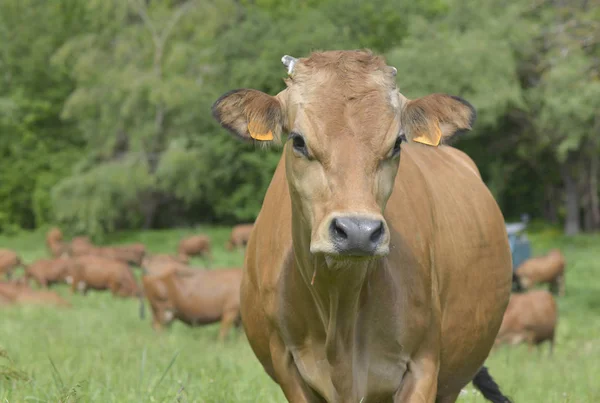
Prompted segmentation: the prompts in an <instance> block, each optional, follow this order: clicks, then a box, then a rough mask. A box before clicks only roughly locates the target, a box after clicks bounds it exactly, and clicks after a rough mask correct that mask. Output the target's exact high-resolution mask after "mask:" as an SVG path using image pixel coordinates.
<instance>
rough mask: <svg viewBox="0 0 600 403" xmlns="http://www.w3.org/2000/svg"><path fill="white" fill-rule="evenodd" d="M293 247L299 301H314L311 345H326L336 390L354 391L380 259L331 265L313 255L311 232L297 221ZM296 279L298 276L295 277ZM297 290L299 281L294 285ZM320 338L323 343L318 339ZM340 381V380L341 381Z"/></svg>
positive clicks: (310, 322)
mask: <svg viewBox="0 0 600 403" xmlns="http://www.w3.org/2000/svg"><path fill="white" fill-rule="evenodd" d="M293 227H294V229H293V245H294V259H295V267H296V269H297V272H296V274H297V275H298V276H299V277H300V279H298V280H301V281H300V283H301V285H300V289H297V291H296V292H298V293H299V294H296V295H297V296H298V297H299V298H305V297H308V298H311V299H312V302H313V304H311V305H314V308H315V312H314V314H309V316H308V317H307V318H306V321H307V326H308V329H306V332H307V334H306V336H307V337H309V338H310V339H311V340H310V343H314V342H317V343H319V342H323V343H324V348H325V351H324V354H325V357H321V359H323V358H325V359H326V360H327V362H328V363H329V365H330V367H331V374H330V375H331V378H332V383H333V385H335V386H334V388H335V389H337V390H338V391H340V389H345V390H346V391H348V390H354V391H355V392H358V391H357V390H356V388H357V387H358V388H360V387H359V386H358V385H353V383H352V382H353V379H351V378H349V377H348V376H347V374H348V373H353V372H354V368H360V367H361V365H360V363H359V361H360V360H361V357H359V356H358V351H359V349H358V348H357V346H356V344H357V342H358V339H357V336H358V334H357V333H358V332H357V330H358V331H360V330H361V329H360V328H358V329H357V326H359V323H360V310H361V307H362V306H364V304H365V303H367V300H368V299H369V287H368V284H369V280H370V277H371V276H372V275H373V273H374V272H375V269H376V268H377V267H379V265H380V262H379V261H377V260H363V261H347V262H346V263H345V264H333V265H331V264H328V263H330V262H327V261H326V258H325V257H322V256H315V255H311V254H310V252H309V245H310V231H309V230H308V229H307V228H304V227H303V226H302V223H301V222H299V221H297V222H295V223H294V225H293ZM294 277H296V276H294ZM293 283H294V284H295V287H297V286H298V284H297V281H294V282H293ZM315 338H316V339H320V340H315ZM338 378H339V379H338Z"/></svg>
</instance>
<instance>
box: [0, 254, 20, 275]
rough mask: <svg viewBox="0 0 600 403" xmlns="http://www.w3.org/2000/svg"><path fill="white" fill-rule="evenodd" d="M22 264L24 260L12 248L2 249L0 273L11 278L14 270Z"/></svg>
mask: <svg viewBox="0 0 600 403" xmlns="http://www.w3.org/2000/svg"><path fill="white" fill-rule="evenodd" d="M20 266H22V261H21V258H20V257H19V255H18V254H17V252H15V251H13V250H10V249H0V274H4V275H5V276H6V278H10V277H11V276H12V273H13V271H14V270H15V269H16V268H17V267H20Z"/></svg>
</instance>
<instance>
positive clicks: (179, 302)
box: [142, 267, 242, 341]
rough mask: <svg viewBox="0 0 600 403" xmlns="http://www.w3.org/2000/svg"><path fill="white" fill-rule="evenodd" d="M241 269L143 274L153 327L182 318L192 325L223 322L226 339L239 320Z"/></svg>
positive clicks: (158, 327) (222, 334) (221, 333)
mask: <svg viewBox="0 0 600 403" xmlns="http://www.w3.org/2000/svg"><path fill="white" fill-rule="evenodd" d="M241 279H242V270H241V269H220V270H210V271H206V270H195V271H194V272H193V273H182V272H178V270H177V268H176V267H172V268H170V269H168V270H165V271H163V272H162V273H159V274H151V275H146V276H144V277H142V284H143V287H144V293H145V295H146V298H147V299H148V302H149V303H150V306H151V308H152V317H153V320H152V327H153V328H154V329H156V330H161V329H162V328H163V326H165V325H169V324H170V323H172V321H173V319H179V320H180V321H182V322H184V323H185V324H187V325H189V326H197V325H205V324H210V323H215V322H219V321H220V322H221V329H220V331H219V340H220V341H223V340H224V339H225V336H227V333H228V331H229V329H230V327H231V325H233V324H234V323H236V322H238V323H239V311H240V283H241Z"/></svg>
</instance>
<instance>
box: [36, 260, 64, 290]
mask: <svg viewBox="0 0 600 403" xmlns="http://www.w3.org/2000/svg"><path fill="white" fill-rule="evenodd" d="M71 264H72V261H71V259H70V258H63V257H58V258H55V259H40V260H37V261H35V262H33V263H32V264H30V265H29V266H27V267H25V276H26V278H27V279H32V280H34V281H35V282H36V283H37V284H38V285H39V286H40V287H44V288H48V286H49V285H52V284H58V283H64V282H66V281H67V277H69V276H70V275H71V273H70V266H71Z"/></svg>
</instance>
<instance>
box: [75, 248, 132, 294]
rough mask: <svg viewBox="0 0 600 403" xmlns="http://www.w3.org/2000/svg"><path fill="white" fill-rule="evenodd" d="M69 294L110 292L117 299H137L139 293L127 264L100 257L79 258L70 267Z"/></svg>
mask: <svg viewBox="0 0 600 403" xmlns="http://www.w3.org/2000/svg"><path fill="white" fill-rule="evenodd" d="M71 270H72V276H73V278H72V284H71V292H75V290H79V291H81V292H83V294H86V293H87V291H88V290H89V289H94V290H110V291H111V292H112V294H113V295H115V296H119V297H136V296H137V297H139V296H140V295H141V291H140V289H139V286H138V284H137V282H136V280H135V277H134V275H133V272H132V271H131V268H130V267H129V266H128V265H127V263H124V262H120V261H118V260H113V259H109V258H106V257H102V256H94V255H89V256H79V257H77V258H74V261H73V265H72V269H71Z"/></svg>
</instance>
